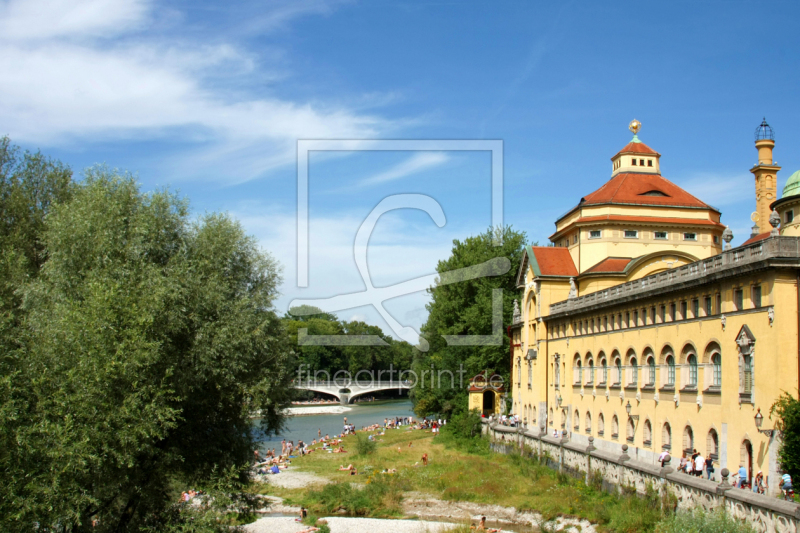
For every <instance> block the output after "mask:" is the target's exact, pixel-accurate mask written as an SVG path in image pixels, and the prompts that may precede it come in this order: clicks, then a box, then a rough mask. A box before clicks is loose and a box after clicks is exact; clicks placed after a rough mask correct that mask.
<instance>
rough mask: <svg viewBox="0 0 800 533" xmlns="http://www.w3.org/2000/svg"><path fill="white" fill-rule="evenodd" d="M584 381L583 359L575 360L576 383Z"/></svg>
mask: <svg viewBox="0 0 800 533" xmlns="http://www.w3.org/2000/svg"><path fill="white" fill-rule="evenodd" d="M581 383H583V367H582V366H581V360H580V359H578V360H577V361H576V362H575V385H580V384H581Z"/></svg>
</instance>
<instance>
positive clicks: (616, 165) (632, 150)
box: [611, 119, 661, 177]
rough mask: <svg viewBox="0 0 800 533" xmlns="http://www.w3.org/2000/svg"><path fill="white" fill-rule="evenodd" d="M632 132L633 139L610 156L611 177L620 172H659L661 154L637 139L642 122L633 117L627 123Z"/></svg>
mask: <svg viewBox="0 0 800 533" xmlns="http://www.w3.org/2000/svg"><path fill="white" fill-rule="evenodd" d="M628 129H629V130H631V131H632V132H633V139H632V140H631V142H629V143H628V144H627V145H625V147H624V148H623V149H622V150H620V151H619V152H617V154H616V155H615V156H614V157H612V158H611V177H614V176H616V175H617V174H619V173H620V172H636V173H640V174H661V167H660V166H659V162H658V160H659V158H660V157H661V154H659V153H658V152H656V151H655V150H653V149H652V148H650V147H649V146H647V145H646V144H644V143H643V142H642V141H640V140H639V135H638V134H639V130H641V129H642V123H641V122H639V121H638V120H636V119H633V120H632V121H631V123H630V124H629V125H628Z"/></svg>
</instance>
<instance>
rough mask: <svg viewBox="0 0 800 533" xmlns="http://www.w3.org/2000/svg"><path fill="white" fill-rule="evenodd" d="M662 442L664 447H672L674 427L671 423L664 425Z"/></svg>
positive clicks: (665, 448) (667, 448) (666, 448)
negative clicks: (670, 425)
mask: <svg viewBox="0 0 800 533" xmlns="http://www.w3.org/2000/svg"><path fill="white" fill-rule="evenodd" d="M661 443H662V444H661V448H662V449H664V450H670V449H672V428H671V427H669V423H665V424H664V427H663V428H661Z"/></svg>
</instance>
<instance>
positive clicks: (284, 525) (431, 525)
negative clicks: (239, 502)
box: [244, 516, 456, 533]
mask: <svg viewBox="0 0 800 533" xmlns="http://www.w3.org/2000/svg"><path fill="white" fill-rule="evenodd" d="M324 520H327V521H328V525H330V527H331V533H376V532H378V531H391V532H392V533H437V532H440V531H447V529H449V528H451V527H453V526H455V525H456V524H451V523H445V522H424V521H420V520H384V519H380V518H347V517H341V516H335V517H329V518H325V519H324ZM307 527H308V526H305V525H303V524H300V523H298V522H295V521H294V518H287V517H281V518H273V517H267V518H261V519H259V520H256V521H255V522H253V523H252V524H248V525H246V526H244V529H245V531H247V532H248V533H297V532H298V531H303V530H304V529H306V528H307Z"/></svg>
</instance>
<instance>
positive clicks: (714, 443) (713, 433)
mask: <svg viewBox="0 0 800 533" xmlns="http://www.w3.org/2000/svg"><path fill="white" fill-rule="evenodd" d="M706 454H707V455H708V457H711V459H712V460H713V461H717V460H719V437H718V436H717V430H715V429H712V430H710V431H709V432H708V437H706Z"/></svg>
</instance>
